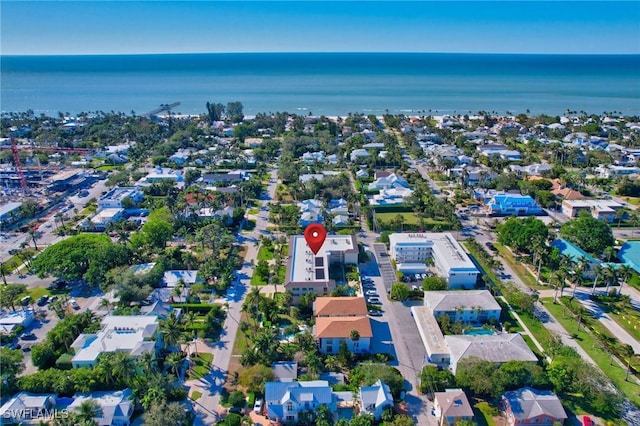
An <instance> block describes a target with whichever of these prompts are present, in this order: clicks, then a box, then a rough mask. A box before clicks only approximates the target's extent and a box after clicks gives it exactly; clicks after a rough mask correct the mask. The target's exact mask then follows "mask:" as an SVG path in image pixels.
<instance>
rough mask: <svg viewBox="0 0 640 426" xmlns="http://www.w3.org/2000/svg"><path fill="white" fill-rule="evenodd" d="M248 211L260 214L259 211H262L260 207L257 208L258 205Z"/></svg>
mask: <svg viewBox="0 0 640 426" xmlns="http://www.w3.org/2000/svg"><path fill="white" fill-rule="evenodd" d="M247 213H249V214H258V213H260V209H259V208H257V207H251V208H250V209H249V210H248V211H247Z"/></svg>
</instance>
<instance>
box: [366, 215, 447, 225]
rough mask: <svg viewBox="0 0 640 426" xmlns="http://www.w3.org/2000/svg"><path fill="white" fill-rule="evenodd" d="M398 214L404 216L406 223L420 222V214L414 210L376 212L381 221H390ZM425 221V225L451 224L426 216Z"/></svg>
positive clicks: (414, 223) (416, 223)
mask: <svg viewBox="0 0 640 426" xmlns="http://www.w3.org/2000/svg"><path fill="white" fill-rule="evenodd" d="M398 215H400V216H402V217H403V218H404V223H405V225H418V224H419V223H420V221H419V220H418V216H417V215H416V214H415V213H414V212H397V213H396V212H392V213H376V219H377V220H378V221H379V222H385V223H389V222H391V221H393V220H394V219H395V218H396V216H398ZM424 223H425V225H449V222H447V221H446V220H435V219H431V218H425V219H424Z"/></svg>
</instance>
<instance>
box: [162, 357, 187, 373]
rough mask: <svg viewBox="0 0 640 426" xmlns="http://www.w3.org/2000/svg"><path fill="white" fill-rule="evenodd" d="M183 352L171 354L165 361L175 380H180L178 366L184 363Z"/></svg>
mask: <svg viewBox="0 0 640 426" xmlns="http://www.w3.org/2000/svg"><path fill="white" fill-rule="evenodd" d="M184 358H185V353H184V352H173V353H171V354H169V356H168V357H167V359H166V364H167V365H168V366H169V368H170V369H171V370H172V371H173V374H175V375H176V377H177V378H180V366H181V365H182V363H183V362H184Z"/></svg>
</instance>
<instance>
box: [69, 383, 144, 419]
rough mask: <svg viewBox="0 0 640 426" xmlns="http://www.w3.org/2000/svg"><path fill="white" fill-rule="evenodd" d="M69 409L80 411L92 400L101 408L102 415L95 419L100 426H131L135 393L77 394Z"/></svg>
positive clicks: (126, 391)
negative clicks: (82, 406)
mask: <svg viewBox="0 0 640 426" xmlns="http://www.w3.org/2000/svg"><path fill="white" fill-rule="evenodd" d="M73 398H74V399H73V402H72V403H71V404H70V405H69V407H67V410H69V411H71V412H72V411H78V410H79V409H80V406H81V405H82V403H83V402H84V401H88V400H92V401H95V402H96V403H97V404H98V405H99V406H100V414H99V415H98V416H96V417H94V418H93V420H94V421H95V422H96V424H97V425H98V426H129V424H131V416H132V415H133V409H134V408H135V401H134V398H133V391H132V390H131V389H125V390H120V391H106V392H92V393H77V394H75V395H74V396H73Z"/></svg>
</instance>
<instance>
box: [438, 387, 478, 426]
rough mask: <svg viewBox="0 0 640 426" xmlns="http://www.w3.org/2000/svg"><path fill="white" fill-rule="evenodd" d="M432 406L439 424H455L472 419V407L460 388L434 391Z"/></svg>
mask: <svg viewBox="0 0 640 426" xmlns="http://www.w3.org/2000/svg"><path fill="white" fill-rule="evenodd" d="M433 408H434V409H435V415H436V418H437V419H438V425H439V426H455V425H456V424H458V422H459V421H461V420H473V408H472V407H471V404H469V400H468V399H467V395H466V394H465V393H464V391H463V390H462V389H445V391H444V392H435V393H434V398H433Z"/></svg>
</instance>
